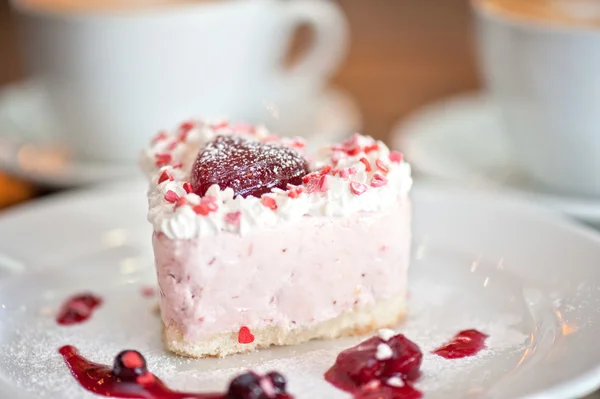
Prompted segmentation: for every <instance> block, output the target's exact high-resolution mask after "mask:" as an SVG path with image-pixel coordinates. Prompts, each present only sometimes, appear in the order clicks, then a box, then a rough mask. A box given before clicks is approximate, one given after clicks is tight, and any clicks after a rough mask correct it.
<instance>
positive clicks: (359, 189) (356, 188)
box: [350, 181, 368, 195]
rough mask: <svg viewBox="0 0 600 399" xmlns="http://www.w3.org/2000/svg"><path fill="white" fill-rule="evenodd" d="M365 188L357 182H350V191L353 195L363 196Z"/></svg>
mask: <svg viewBox="0 0 600 399" xmlns="http://www.w3.org/2000/svg"><path fill="white" fill-rule="evenodd" d="M367 188H368V187H367V186H366V185H365V184H362V183H359V182H357V181H353V182H350V190H351V191H352V193H353V194H355V195H361V194H364V192H365V191H367Z"/></svg>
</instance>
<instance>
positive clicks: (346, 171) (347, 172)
mask: <svg viewBox="0 0 600 399" xmlns="http://www.w3.org/2000/svg"><path fill="white" fill-rule="evenodd" d="M355 173H356V169H355V168H346V169H342V170H340V177H341V178H343V179H345V178H347V177H348V176H352V175H353V174H355Z"/></svg>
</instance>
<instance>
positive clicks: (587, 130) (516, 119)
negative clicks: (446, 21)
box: [474, 1, 600, 197]
mask: <svg viewBox="0 0 600 399" xmlns="http://www.w3.org/2000/svg"><path fill="white" fill-rule="evenodd" d="M477 3H478V2H477V1H475V2H474V4H475V10H476V13H477V27H478V34H479V50H480V51H479V52H480V55H481V63H482V66H483V72H484V77H485V79H486V82H487V85H488V88H489V89H490V91H491V94H492V96H493V98H494V100H495V101H496V102H497V103H498V106H499V110H500V112H501V113H502V118H503V121H504V123H505V130H506V132H507V134H508V136H509V138H510V140H511V141H512V144H513V148H514V151H515V155H516V157H515V159H516V160H517V161H518V162H520V164H521V166H522V167H523V169H524V170H525V171H526V172H528V174H529V175H530V176H531V177H532V178H533V179H534V180H535V181H537V182H539V183H541V184H542V185H543V186H545V187H546V188H547V189H549V190H552V191H555V192H560V193H565V194H570V195H578V196H588V197H600V111H599V110H600V72H599V71H600V27H599V28H598V29H594V28H591V27H584V26H577V25H575V26H569V25H565V26H560V25H552V24H550V23H547V24H546V23H543V22H536V21H533V20H528V19H526V18H523V19H517V18H512V17H510V16H508V15H501V14H499V13H495V12H491V11H489V10H487V9H485V8H484V7H482V6H478V5H477Z"/></svg>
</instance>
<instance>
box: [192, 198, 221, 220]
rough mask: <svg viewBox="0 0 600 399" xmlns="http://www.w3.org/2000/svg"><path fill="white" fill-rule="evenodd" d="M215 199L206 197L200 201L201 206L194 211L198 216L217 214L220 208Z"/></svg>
mask: <svg viewBox="0 0 600 399" xmlns="http://www.w3.org/2000/svg"><path fill="white" fill-rule="evenodd" d="M215 201H216V198H215V197H210V196H207V197H204V198H202V199H201V200H200V205H196V206H194V207H193V208H192V209H193V210H194V212H196V214H198V215H202V216H206V215H208V214H209V213H211V212H216V211H217V209H219V206H218V205H217V203H216V202H215Z"/></svg>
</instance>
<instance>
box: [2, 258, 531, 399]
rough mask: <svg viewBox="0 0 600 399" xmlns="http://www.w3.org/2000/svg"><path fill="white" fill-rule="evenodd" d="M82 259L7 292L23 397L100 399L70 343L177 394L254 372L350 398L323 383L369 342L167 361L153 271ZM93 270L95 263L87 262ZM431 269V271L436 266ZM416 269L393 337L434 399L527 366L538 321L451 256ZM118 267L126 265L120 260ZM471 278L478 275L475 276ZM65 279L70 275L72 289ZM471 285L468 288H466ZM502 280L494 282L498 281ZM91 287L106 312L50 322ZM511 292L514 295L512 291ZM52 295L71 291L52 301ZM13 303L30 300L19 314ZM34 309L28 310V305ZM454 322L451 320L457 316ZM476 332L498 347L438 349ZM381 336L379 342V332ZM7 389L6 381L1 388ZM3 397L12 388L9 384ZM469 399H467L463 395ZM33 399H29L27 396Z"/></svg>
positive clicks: (12, 353) (302, 394) (6, 362)
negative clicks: (413, 346)
mask: <svg viewBox="0 0 600 399" xmlns="http://www.w3.org/2000/svg"><path fill="white" fill-rule="evenodd" d="M80 261H81V259H79V260H78V262H76V263H74V264H73V265H72V266H71V267H69V268H67V269H65V270H63V271H54V272H52V274H50V273H49V274H42V275H38V276H34V277H33V278H32V277H28V278H27V279H23V280H20V281H17V282H12V283H11V285H10V286H2V290H0V302H3V303H8V307H7V310H5V311H6V312H7V313H6V314H0V317H2V320H3V324H2V325H1V326H0V353H2V354H3V356H2V357H0V376H3V377H6V379H7V380H8V381H11V383H12V384H14V385H15V386H16V387H18V389H19V390H25V391H30V392H32V393H35V396H34V397H35V398H36V399H37V398H38V397H42V398H56V399H71V398H73V399H75V398H77V399H78V398H90V399H91V398H94V396H93V395H92V394H90V393H88V392H84V391H83V390H82V389H81V388H80V387H79V386H78V385H77V384H76V382H75V381H74V380H73V379H72V378H71V377H70V376H69V374H68V371H67V369H66V367H65V366H64V364H63V363H62V359H61V358H60V356H59V355H58V353H57V350H58V348H59V347H60V346H61V345H64V344H72V345H75V346H76V347H78V348H79V349H80V351H81V353H82V355H84V356H86V357H87V358H89V359H90V360H92V361H97V362H101V363H105V364H110V363H111V362H112V358H113V356H114V355H115V354H117V353H118V352H120V351H121V350H123V349H137V350H139V351H140V352H142V353H143V354H144V356H145V357H146V359H147V361H148V367H149V369H150V370H151V371H152V372H153V373H155V374H156V375H157V376H159V377H160V378H161V379H163V380H164V381H165V382H166V383H167V384H169V385H170V386H172V387H173V388H176V389H181V390H193V391H211V390H221V389H224V388H225V385H226V384H227V382H228V381H229V380H230V378H231V377H232V376H233V375H235V374H237V373H240V372H242V371H244V370H246V369H249V368H250V369H254V370H256V371H258V372H262V373H265V372H268V371H270V370H274V369H275V370H279V371H281V372H282V373H283V374H285V375H286V376H287V377H288V381H289V386H290V392H291V393H293V394H295V395H296V397H297V398H298V399H303V398H307V399H308V398H325V397H327V398H333V399H337V398H340V399H342V398H347V397H348V396H347V394H345V393H343V392H341V391H338V390H336V389H335V388H333V387H332V386H330V385H329V384H328V383H327V382H325V381H324V379H323V373H324V372H325V371H326V370H327V369H328V368H329V367H330V366H331V365H332V364H333V363H334V360H335V358H336V356H337V354H338V353H339V352H340V351H342V350H343V349H346V348H348V347H350V346H353V345H355V344H357V343H359V342H361V341H362V340H364V338H365V337H356V338H350V339H340V340H335V341H317V342H311V343H308V344H305V345H301V346H296V347H283V348H274V349H269V350H262V351H258V352H254V353H251V354H248V355H239V356H233V357H230V358H226V359H201V360H191V359H185V358H181V357H177V356H174V355H171V354H169V353H166V352H165V351H164V349H163V346H162V343H161V338H160V320H159V318H158V317H157V315H156V314H155V313H153V312H151V311H150V306H149V300H148V298H144V297H143V296H141V295H139V286H140V284H142V283H147V281H150V280H151V279H152V273H153V270H152V268H151V266H150V264H148V267H147V268H145V269H143V270H141V271H139V272H138V273H134V274H126V275H125V274H121V271H119V269H118V266H114V265H112V264H108V263H107V264H106V267H104V268H99V267H87V268H85V267H83V268H82V267H81V264H80ZM83 261H84V264H85V259H84V260H83ZM427 262H429V263H427ZM427 262H424V261H419V262H416V263H415V264H414V267H415V268H416V269H417V270H423V271H424V272H421V273H419V274H418V275H416V276H413V278H412V280H411V284H410V287H411V288H410V291H411V296H410V302H409V315H408V318H407V320H406V322H405V323H403V324H401V325H399V326H396V327H395V328H394V329H393V330H394V331H397V332H401V333H403V334H405V335H406V336H407V337H409V338H410V339H411V340H412V341H414V342H415V343H417V344H418V345H419V346H420V347H421V349H422V350H423V353H424V359H423V365H422V371H423V377H422V378H421V380H420V381H419V383H418V384H417V386H418V388H419V389H421V390H423V391H424V393H425V395H426V397H428V398H438V397H439V398H458V397H461V398H464V397H467V395H466V393H467V392H469V391H471V390H474V391H476V390H483V391H485V390H487V389H489V388H490V386H491V385H492V384H493V383H494V382H495V381H497V380H498V379H499V378H501V377H504V376H506V373H507V371H508V370H512V369H515V367H518V364H519V361H520V359H521V358H522V357H523V356H524V353H526V350H527V349H528V348H531V347H532V346H533V345H535V344H536V342H534V341H531V339H530V338H529V333H530V329H531V328H533V327H532V324H531V323H533V321H532V320H531V319H530V318H529V316H528V315H527V312H521V311H519V310H518V309H517V308H510V309H504V310H502V311H501V310H498V309H496V307H495V305H494V303H495V302H494V298H495V297H491V296H490V295H491V294H490V293H488V292H487V291H477V289H475V288H471V289H465V285H464V283H463V284H462V285H461V284H456V282H455V281H453V280H452V279H451V277H448V276H445V275H444V274H443V273H441V272H432V270H429V272H427V270H428V268H431V267H435V266H432V264H435V265H444V267H439V266H438V267H435V269H433V270H436V271H439V270H448V273H449V276H451V275H454V276H455V279H456V278H460V279H464V278H466V276H465V275H462V277H461V275H460V273H459V271H460V270H461V269H457V268H456V267H455V265H456V264H460V262H458V263H457V262H454V261H453V260H452V259H451V258H447V257H444V258H441V259H429V260H427ZM115 263H117V262H115ZM467 273H468V270H467ZM64 276H70V277H69V278H68V280H67V281H63V279H64V278H65V277H64ZM461 281H462V280H461ZM492 281H494V280H493V278H492ZM23 284H27V285H29V286H34V287H37V288H36V290H35V291H30V292H38V293H39V294H38V296H37V297H36V296H32V297H23V296H22V295H21V296H19V294H18V292H19V291H22V290H23V287H24V285H23ZM83 288H89V289H91V290H94V292H98V293H99V294H100V295H102V296H103V297H104V298H105V304H104V306H103V307H102V308H101V309H100V310H99V311H98V313H97V314H96V315H95V317H94V318H93V319H91V320H90V321H89V322H88V323H86V324H83V325H77V326H74V327H68V328H67V327H59V326H57V325H56V323H55V322H54V319H53V317H52V315H50V316H44V315H40V314H39V312H38V310H39V309H40V308H41V307H50V308H56V306H57V304H59V303H60V302H61V300H62V299H64V297H66V296H68V295H69V294H71V293H72V290H73V291H78V290H80V289H83ZM502 289H507V288H506V287H504V286H503V287H502ZM48 290H51V291H53V292H57V291H58V292H63V294H61V295H54V296H45V295H44V293H45V292H47V291H48ZM7 298H21V302H24V303H23V304H21V303H19V304H17V303H14V304H13V305H12V306H11V304H10V303H9V301H7ZM22 305H24V307H22ZM448 315H451V317H448ZM467 328H476V329H478V330H480V331H482V332H484V333H486V334H489V335H490V338H489V340H488V341H487V346H488V348H487V349H485V350H482V351H481V352H480V353H479V354H478V355H477V356H474V357H470V358H464V359H459V360H446V359H443V358H440V357H439V356H435V355H432V354H430V351H431V350H433V349H434V348H436V347H438V346H439V345H440V344H442V343H444V342H447V341H448V340H449V339H450V338H451V337H452V336H454V334H456V333H457V332H458V331H460V330H463V329H467ZM373 334H377V333H376V332H374V333H373ZM0 381H1V380H0ZM0 392H2V382H0ZM461 395H462V396H461ZM27 399H28V398H27Z"/></svg>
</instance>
